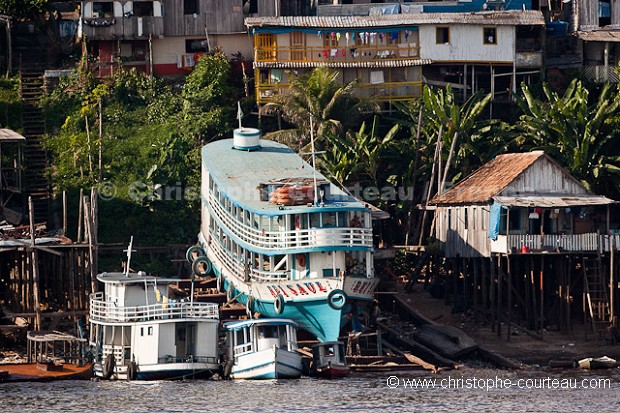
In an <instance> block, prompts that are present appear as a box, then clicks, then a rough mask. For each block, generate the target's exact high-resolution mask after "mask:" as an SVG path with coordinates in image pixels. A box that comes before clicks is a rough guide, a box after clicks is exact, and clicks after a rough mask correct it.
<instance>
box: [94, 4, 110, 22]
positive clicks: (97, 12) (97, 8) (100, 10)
mask: <svg viewBox="0 0 620 413" xmlns="http://www.w3.org/2000/svg"><path fill="white" fill-rule="evenodd" d="M110 17H114V4H113V3H112V2H98V1H96V2H94V3H93V18H95V19H104V18H110Z"/></svg>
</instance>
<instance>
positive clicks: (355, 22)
mask: <svg viewBox="0 0 620 413" xmlns="http://www.w3.org/2000/svg"><path fill="white" fill-rule="evenodd" d="M421 24H475V25H496V26H502V25H507V26H517V25H540V26H542V25H544V24H545V19H544V16H543V14H542V12H540V11H538V10H506V11H486V12H472V13H415V14H390V15H383V16H280V17H248V18H246V19H245V25H246V26H247V27H248V28H258V27H263V28H265V27H298V28H306V29H310V28H316V29H328V28H330V29H334V28H341V29H347V28H348V29H360V28H378V27H398V26H412V25H421Z"/></svg>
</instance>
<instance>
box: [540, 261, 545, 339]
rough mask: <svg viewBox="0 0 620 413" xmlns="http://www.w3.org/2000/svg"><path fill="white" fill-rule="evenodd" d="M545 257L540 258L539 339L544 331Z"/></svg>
mask: <svg viewBox="0 0 620 413" xmlns="http://www.w3.org/2000/svg"><path fill="white" fill-rule="evenodd" d="M544 286H545V256H544V255H541V256H540V339H541V340H542V339H543V331H544V330H545V289H544Z"/></svg>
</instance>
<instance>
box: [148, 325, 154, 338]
mask: <svg viewBox="0 0 620 413" xmlns="http://www.w3.org/2000/svg"><path fill="white" fill-rule="evenodd" d="M148 335H149V336H152V335H153V327H149V329H148Z"/></svg>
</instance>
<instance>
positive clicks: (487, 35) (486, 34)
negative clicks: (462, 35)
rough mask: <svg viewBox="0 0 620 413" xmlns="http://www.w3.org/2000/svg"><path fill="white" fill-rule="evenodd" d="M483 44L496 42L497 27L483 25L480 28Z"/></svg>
mask: <svg viewBox="0 0 620 413" xmlns="http://www.w3.org/2000/svg"><path fill="white" fill-rule="evenodd" d="M482 33H483V39H482V43H484V44H497V29H496V28H495V27H484V28H483V29H482Z"/></svg>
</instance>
